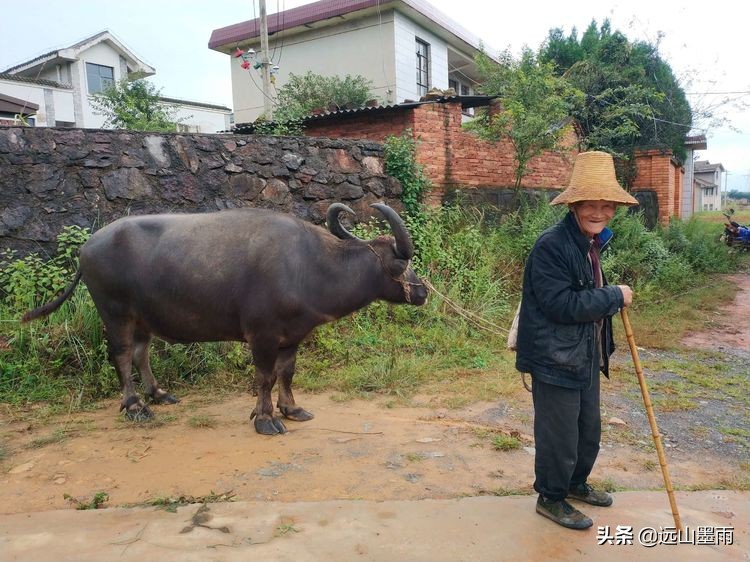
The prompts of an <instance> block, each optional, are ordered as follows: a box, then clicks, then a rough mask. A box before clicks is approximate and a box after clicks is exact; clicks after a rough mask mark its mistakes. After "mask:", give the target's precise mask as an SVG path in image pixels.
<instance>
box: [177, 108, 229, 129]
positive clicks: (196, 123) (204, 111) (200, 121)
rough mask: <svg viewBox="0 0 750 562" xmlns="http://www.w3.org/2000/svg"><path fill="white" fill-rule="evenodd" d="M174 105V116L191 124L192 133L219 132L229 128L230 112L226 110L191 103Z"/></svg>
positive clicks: (184, 122)
mask: <svg viewBox="0 0 750 562" xmlns="http://www.w3.org/2000/svg"><path fill="white" fill-rule="evenodd" d="M174 107H175V108H176V111H175V113H174V117H175V118H176V119H177V120H181V121H180V122H181V123H182V124H184V125H187V126H189V128H190V129H189V130H190V132H191V133H218V132H221V131H228V130H229V127H230V123H229V113H228V112H226V111H221V110H219V109H211V108H208V107H200V106H191V105H174Z"/></svg>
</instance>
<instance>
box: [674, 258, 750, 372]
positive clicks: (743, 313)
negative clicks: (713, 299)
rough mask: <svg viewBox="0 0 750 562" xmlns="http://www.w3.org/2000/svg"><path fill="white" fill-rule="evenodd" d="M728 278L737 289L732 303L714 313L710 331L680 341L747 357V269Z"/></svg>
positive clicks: (749, 335)
mask: <svg viewBox="0 0 750 562" xmlns="http://www.w3.org/2000/svg"><path fill="white" fill-rule="evenodd" d="M728 279H730V280H732V281H733V282H734V283H736V284H737V286H738V287H739V289H740V290H739V292H738V293H737V296H736V298H735V300H734V302H733V303H732V304H731V305H729V306H726V307H724V308H722V309H721V310H717V311H716V312H715V314H716V321H715V322H714V323H712V326H711V329H710V331H707V332H700V333H695V334H690V335H688V336H687V337H685V338H684V339H683V340H682V344H683V345H685V346H686V347H689V348H699V349H715V350H718V351H722V352H727V353H732V354H738V355H743V356H746V357H750V272H745V273H736V274H734V275H730V276H728Z"/></svg>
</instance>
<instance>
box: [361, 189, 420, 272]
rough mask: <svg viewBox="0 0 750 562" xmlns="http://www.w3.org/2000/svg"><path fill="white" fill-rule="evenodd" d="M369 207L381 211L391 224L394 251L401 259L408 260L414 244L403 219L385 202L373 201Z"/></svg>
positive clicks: (412, 254) (412, 253) (411, 254)
mask: <svg viewBox="0 0 750 562" xmlns="http://www.w3.org/2000/svg"><path fill="white" fill-rule="evenodd" d="M370 207H374V208H375V209H377V210H378V211H380V212H381V213H382V215H383V216H384V217H385V220H387V221H388V224H389V225H391V230H392V231H393V237H394V238H395V239H396V251H397V252H398V254H399V255H400V256H401V257H402V258H403V259H406V260H410V259H411V258H412V256H414V244H413V243H412V241H411V236H410V235H409V231H408V230H407V228H406V225H405V224H404V221H403V220H402V219H401V217H399V216H398V213H397V212H396V211H394V210H393V209H391V208H390V207H389V206H388V205H386V204H385V203H373V204H372V205H370Z"/></svg>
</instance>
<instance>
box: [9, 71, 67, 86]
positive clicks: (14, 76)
mask: <svg viewBox="0 0 750 562" xmlns="http://www.w3.org/2000/svg"><path fill="white" fill-rule="evenodd" d="M0 80H12V81H14V82H24V83H26V84H36V85H38V86H48V87H50V88H65V89H68V90H69V89H71V88H73V86H71V85H70V84H64V83H62V82H55V81H54V80H45V79H44V78H31V77H29V76H19V75H18V74H7V73H5V72H2V73H0Z"/></svg>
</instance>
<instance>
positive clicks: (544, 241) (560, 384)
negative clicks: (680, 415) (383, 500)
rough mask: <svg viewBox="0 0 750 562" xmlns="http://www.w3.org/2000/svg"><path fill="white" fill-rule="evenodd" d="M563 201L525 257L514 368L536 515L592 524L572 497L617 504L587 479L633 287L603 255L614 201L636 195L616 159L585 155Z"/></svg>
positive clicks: (559, 200)
mask: <svg viewBox="0 0 750 562" xmlns="http://www.w3.org/2000/svg"><path fill="white" fill-rule="evenodd" d="M560 204H567V205H568V208H569V212H568V214H567V215H566V216H565V218H563V219H562V221H560V222H559V223H558V224H557V225H555V226H553V227H552V228H550V229H548V230H547V231H545V232H544V233H542V235H541V236H540V237H539V239H538V240H537V241H536V244H535V245H534V248H533V249H532V251H531V253H530V254H529V258H528V260H527V262H526V268H525V271H524V279H523V296H522V300H521V309H520V315H519V322H518V341H517V355H516V368H517V369H518V370H519V371H521V372H524V373H530V374H531V377H532V381H533V383H532V385H533V386H532V395H533V401H534V439H535V441H536V458H535V463H534V468H535V475H536V480H535V482H534V489H535V490H536V491H537V492H539V498H538V500H537V505H536V511H537V513H539V514H540V515H543V516H544V517H547V518H549V519H551V520H552V521H554V522H556V523H558V524H560V525H563V526H564V527H568V528H571V529H586V528H588V527H590V526H591V525H592V524H593V521H592V520H591V519H590V518H589V517H587V516H586V515H584V514H583V513H581V512H580V511H579V510H578V509H576V508H575V507H573V506H572V505H571V504H570V503H568V501H567V499H575V500H579V501H582V502H585V503H588V504H591V505H596V506H609V505H612V496H610V495H609V494H608V493H606V492H604V491H598V490H595V489H593V488H592V487H591V486H590V485H589V484H588V483H587V479H588V477H589V474H590V473H591V470H592V468H593V466H594V462H595V461H596V457H597V455H598V453H599V440H600V436H601V413H600V407H599V378H600V375H599V373H600V372H603V373H604V374H605V375H606V376H609V375H608V366H609V356H610V355H611V354H612V352H613V351H614V343H613V341H612V320H611V317H612V315H614V314H615V313H616V312H617V311H618V310H619V309H620V308H621V307H623V306H627V305H629V304H630V303H631V301H632V298H633V293H632V291H631V289H630V287H628V286H627V285H617V286H612V285H607V282H606V279H605V278H604V275H603V273H602V269H601V266H600V260H599V254H600V251H601V249H602V248H603V246H604V245H605V244H606V243H607V242H608V241H609V238H610V237H611V231H610V230H609V229H608V228H607V224H608V223H609V221H610V220H612V217H613V216H614V214H615V210H616V208H617V205H635V204H637V201H636V199H635V198H634V197H632V196H631V195H630V194H629V193H627V192H626V191H625V190H623V189H622V188H621V187H620V185H619V184H618V183H617V179H616V178H615V169H614V162H613V160H612V156H611V155H609V154H607V153H604V152H583V153H581V154H579V155H578V157H577V159H576V161H575V164H574V167H573V174H572V177H571V179H570V183H569V185H568V188H567V189H566V190H565V191H563V192H562V193H561V194H560V195H558V196H557V197H556V198H555V199H554V200H553V201H552V205H560Z"/></svg>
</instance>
